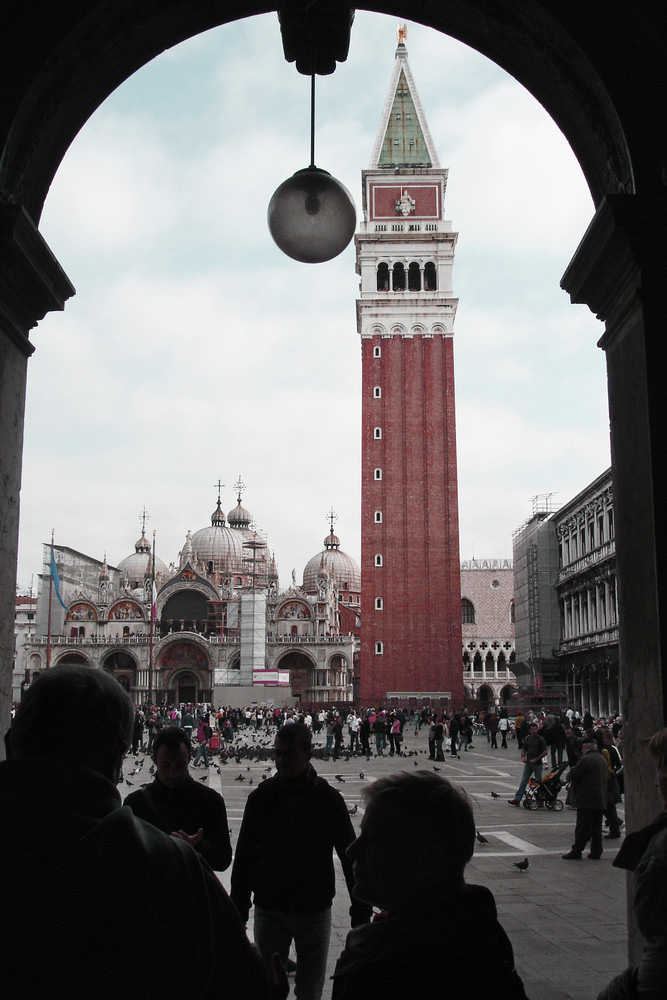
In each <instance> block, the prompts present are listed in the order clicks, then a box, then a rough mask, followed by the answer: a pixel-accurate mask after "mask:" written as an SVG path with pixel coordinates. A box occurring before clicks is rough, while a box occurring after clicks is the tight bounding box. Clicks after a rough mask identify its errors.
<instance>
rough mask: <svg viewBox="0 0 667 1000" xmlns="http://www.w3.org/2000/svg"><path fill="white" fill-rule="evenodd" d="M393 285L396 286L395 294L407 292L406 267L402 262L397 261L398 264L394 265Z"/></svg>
mask: <svg viewBox="0 0 667 1000" xmlns="http://www.w3.org/2000/svg"><path fill="white" fill-rule="evenodd" d="M393 285H394V291H395V292H404V291H405V266H404V265H403V264H401V262H400V261H397V263H396V264H394V281H393Z"/></svg>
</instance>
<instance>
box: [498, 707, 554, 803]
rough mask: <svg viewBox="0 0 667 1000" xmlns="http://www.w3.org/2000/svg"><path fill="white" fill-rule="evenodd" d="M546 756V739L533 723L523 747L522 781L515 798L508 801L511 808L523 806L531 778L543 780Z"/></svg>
mask: <svg viewBox="0 0 667 1000" xmlns="http://www.w3.org/2000/svg"><path fill="white" fill-rule="evenodd" d="M546 755H547V745H546V743H545V740H544V737H543V736H540V734H539V733H538V731H537V723H536V722H531V724H530V729H529V731H528V736H526V738H525V740H524V741H523V746H522V747H521V760H522V761H523V774H522V775H521V781H520V783H519V787H518V788H517V790H516V792H515V793H514V798H513V799H508V800H507V801H508V802H509V804H510V805H511V806H519V805H521V800H522V798H523V796H524V793H525V791H526V786H527V785H528V782H529V781H530V778H531V776H534V777H535V780H536V781H541V780H542V761H543V759H544V757H546Z"/></svg>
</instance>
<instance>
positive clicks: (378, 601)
mask: <svg viewBox="0 0 667 1000" xmlns="http://www.w3.org/2000/svg"><path fill="white" fill-rule="evenodd" d="M383 607H384V604H383V602H382V598H381V597H376V598H375V610H376V611H382V609H383Z"/></svg>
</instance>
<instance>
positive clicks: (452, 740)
mask: <svg viewBox="0 0 667 1000" xmlns="http://www.w3.org/2000/svg"><path fill="white" fill-rule="evenodd" d="M448 729H449V755H450V757H459V758H460V756H461V755H460V753H459V733H460V732H461V727H460V726H459V720H458V718H457V717H456V714H454V715H452V717H451V719H450V720H449V726H448Z"/></svg>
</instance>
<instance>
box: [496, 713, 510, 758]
mask: <svg viewBox="0 0 667 1000" xmlns="http://www.w3.org/2000/svg"><path fill="white" fill-rule="evenodd" d="M509 728H510V720H509V719H508V718H507V709H506V708H501V709H500V715H499V716H498V732H499V733H500V749H501V750H507V734H508V733H509Z"/></svg>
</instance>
